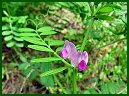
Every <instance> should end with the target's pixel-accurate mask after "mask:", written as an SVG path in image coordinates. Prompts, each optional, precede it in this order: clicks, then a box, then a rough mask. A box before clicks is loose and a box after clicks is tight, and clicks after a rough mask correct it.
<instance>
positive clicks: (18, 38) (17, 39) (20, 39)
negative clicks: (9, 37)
mask: <svg viewBox="0 0 129 96" xmlns="http://www.w3.org/2000/svg"><path fill="white" fill-rule="evenodd" d="M14 39H15V40H16V41H23V39H22V38H20V37H14Z"/></svg>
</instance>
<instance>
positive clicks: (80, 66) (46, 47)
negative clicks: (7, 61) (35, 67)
mask: <svg viewBox="0 0 129 96" xmlns="http://www.w3.org/2000/svg"><path fill="white" fill-rule="evenodd" d="M32 22H33V23H34V25H35V26H36V29H32V28H20V29H19V30H20V32H22V33H21V34H20V36H21V38H22V39H23V40H25V41H27V42H30V43H31V44H29V45H28V47H29V48H31V49H34V50H38V51H46V52H49V53H50V54H51V53H53V54H51V56H49V57H44V58H42V57H41V58H35V59H32V60H31V62H32V63H33V62H34V63H40V62H44V63H45V62H55V61H62V62H63V63H64V64H65V66H64V67H60V68H56V69H52V70H48V71H45V72H43V73H40V78H42V77H45V76H50V75H54V74H56V73H59V72H61V71H63V70H66V69H68V68H69V69H70V70H73V71H72V72H73V73H72V78H73V81H72V83H73V84H72V85H73V92H72V93H74V94H75V93H76V92H77V90H76V89H77V77H78V75H77V73H79V72H84V71H85V70H87V69H88V67H87V63H88V53H87V52H86V51H84V52H83V50H84V48H85V45H86V40H87V37H88V36H87V35H88V33H89V32H90V30H91V28H89V29H88V30H87V32H86V33H85V37H84V40H83V43H82V45H81V48H80V51H77V49H76V46H75V45H74V44H73V43H72V42H69V41H68V40H66V41H65V42H64V41H62V40H54V39H50V38H42V37H41V36H44V37H45V36H47V35H49V36H50V35H53V34H57V32H56V31H54V30H53V29H52V28H51V27H50V26H44V27H41V28H38V27H39V24H36V23H35V22H34V21H32ZM91 24H92V23H91ZM89 27H91V26H89ZM63 44H64V47H63V48H62V49H60V47H59V49H60V50H59V49H58V48H57V50H58V51H57V50H56V51H54V50H53V49H52V48H51V47H52V46H60V45H63ZM59 51H60V52H59ZM69 60H70V62H68V61H69ZM54 78H55V80H56V82H57V84H58V85H59V86H60V88H61V89H62V91H63V93H67V92H66V90H65V89H64V88H63V87H62V85H61V83H60V82H59V81H58V80H57V77H56V76H55V75H54Z"/></svg>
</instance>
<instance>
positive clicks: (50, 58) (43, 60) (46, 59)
mask: <svg viewBox="0 0 129 96" xmlns="http://www.w3.org/2000/svg"><path fill="white" fill-rule="evenodd" d="M58 60H61V59H59V58H55V57H48V58H37V59H32V60H31V62H52V61H58Z"/></svg>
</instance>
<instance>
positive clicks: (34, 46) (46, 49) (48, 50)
mask: <svg viewBox="0 0 129 96" xmlns="http://www.w3.org/2000/svg"><path fill="white" fill-rule="evenodd" d="M28 47H29V48H31V49H35V50H39V51H47V52H53V51H52V50H51V49H48V48H46V47H44V46H39V45H28Z"/></svg>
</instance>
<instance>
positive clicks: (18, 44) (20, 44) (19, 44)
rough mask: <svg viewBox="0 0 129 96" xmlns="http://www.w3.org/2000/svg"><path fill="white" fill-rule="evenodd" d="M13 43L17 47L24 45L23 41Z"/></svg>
mask: <svg viewBox="0 0 129 96" xmlns="http://www.w3.org/2000/svg"><path fill="white" fill-rule="evenodd" d="M15 45H16V46H17V47H23V46H24V44H23V43H15Z"/></svg>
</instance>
